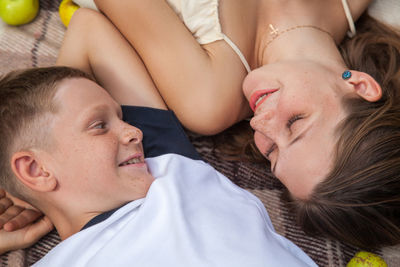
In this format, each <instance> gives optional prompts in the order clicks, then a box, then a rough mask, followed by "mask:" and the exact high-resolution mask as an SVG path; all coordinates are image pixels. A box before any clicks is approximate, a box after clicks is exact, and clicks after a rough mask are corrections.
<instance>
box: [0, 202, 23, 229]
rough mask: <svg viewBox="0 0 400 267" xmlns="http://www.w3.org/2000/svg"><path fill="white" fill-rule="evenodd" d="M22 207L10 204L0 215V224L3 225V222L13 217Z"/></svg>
mask: <svg viewBox="0 0 400 267" xmlns="http://www.w3.org/2000/svg"><path fill="white" fill-rule="evenodd" d="M23 210H24V208H22V207H19V206H11V207H9V208H8V209H7V210H6V211H5V212H4V213H3V214H1V216H0V226H1V227H3V226H4V224H5V223H7V222H8V221H10V220H11V219H13V218H14V217H15V216H17V215H18V214H20V213H21V212H22V211H23Z"/></svg>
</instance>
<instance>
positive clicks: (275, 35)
mask: <svg viewBox="0 0 400 267" xmlns="http://www.w3.org/2000/svg"><path fill="white" fill-rule="evenodd" d="M269 28H270V29H271V32H270V34H272V39H271V40H269V41H268V42H267V44H266V45H265V47H264V49H263V50H265V49H266V48H267V46H268V45H269V44H270V43H272V41H274V40H275V39H276V38H278V37H279V36H281V35H282V34H284V33H287V32H290V31H293V30H297V29H302V28H312V29H315V30H318V31H321V32H324V33H326V34H328V35H329V36H330V37H331V38H332V39H335V38H333V35H332V34H331V33H330V32H328V31H326V30H324V29H322V28H320V27H317V26H314V25H297V26H293V27H291V28H288V29H286V30H283V31H281V32H280V31H279V29H277V28H275V27H274V26H273V25H272V24H269Z"/></svg>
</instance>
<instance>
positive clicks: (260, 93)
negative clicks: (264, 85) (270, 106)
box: [249, 89, 278, 112]
mask: <svg viewBox="0 0 400 267" xmlns="http://www.w3.org/2000/svg"><path fill="white" fill-rule="evenodd" d="M276 91H278V89H264V90H257V91H255V92H254V93H253V94H252V95H251V97H250V101H249V103H250V108H251V109H252V110H253V112H255V111H256V109H257V107H258V106H260V105H261V104H262V103H264V101H265V100H267V98H268V97H269V95H271V94H272V93H274V92H276ZM261 97H263V99H261V100H259V99H260V98H261Z"/></svg>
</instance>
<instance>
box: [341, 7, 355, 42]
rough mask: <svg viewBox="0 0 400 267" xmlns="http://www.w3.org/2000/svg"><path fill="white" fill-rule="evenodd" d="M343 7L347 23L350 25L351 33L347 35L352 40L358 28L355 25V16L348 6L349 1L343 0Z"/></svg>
mask: <svg viewBox="0 0 400 267" xmlns="http://www.w3.org/2000/svg"><path fill="white" fill-rule="evenodd" d="M342 6H343V9H344V14H345V15H346V19H347V22H348V24H349V28H350V31H348V32H347V35H348V36H349V37H350V38H352V37H354V36H355V35H356V26H355V25H354V20H353V16H352V15H351V12H350V8H349V5H348V4H347V0H342Z"/></svg>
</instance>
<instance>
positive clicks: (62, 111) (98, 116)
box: [46, 78, 154, 212]
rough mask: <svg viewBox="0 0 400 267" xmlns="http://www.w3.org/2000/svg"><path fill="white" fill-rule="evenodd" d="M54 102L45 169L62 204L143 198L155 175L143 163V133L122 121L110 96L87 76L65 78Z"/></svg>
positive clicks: (111, 204)
mask: <svg viewBox="0 0 400 267" xmlns="http://www.w3.org/2000/svg"><path fill="white" fill-rule="evenodd" d="M54 101H56V102H55V103H56V105H58V106H59V110H58V112H57V113H56V114H55V115H54V124H53V127H52V130H51V135H52V140H54V142H53V143H54V144H53V145H52V146H51V147H50V151H49V153H46V157H47V158H46V164H47V163H48V164H47V165H46V167H48V168H49V169H50V170H51V171H53V173H54V174H55V176H56V178H57V181H58V194H59V196H60V194H61V198H62V199H64V200H65V201H66V202H67V203H66V205H75V206H76V207H72V208H73V209H76V208H77V209H84V210H85V211H88V212H103V211H107V210H109V209H112V208H115V207H118V206H120V205H122V204H124V203H126V202H128V201H131V200H134V199H139V198H142V197H144V196H145V195H146V194H147V191H148V189H149V187H150V185H151V183H152V182H153V180H154V178H153V177H152V176H151V174H150V173H149V172H148V169H147V165H146V163H145V162H144V155H143V147H142V143H141V141H142V132H141V131H140V130H139V129H137V128H135V127H133V126H131V125H129V124H127V123H125V122H123V121H122V120H121V118H122V112H121V108H120V106H119V105H118V104H117V103H116V102H115V101H114V100H113V99H112V98H111V97H110V96H109V94H108V93H107V92H106V91H105V90H104V89H102V88H101V87H100V86H98V85H97V84H96V83H94V82H92V81H90V80H87V79H83V78H76V79H65V80H63V81H62V82H61V83H60V84H59V86H58V90H57V93H56V95H55V99H54ZM71 200H73V201H71Z"/></svg>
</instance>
